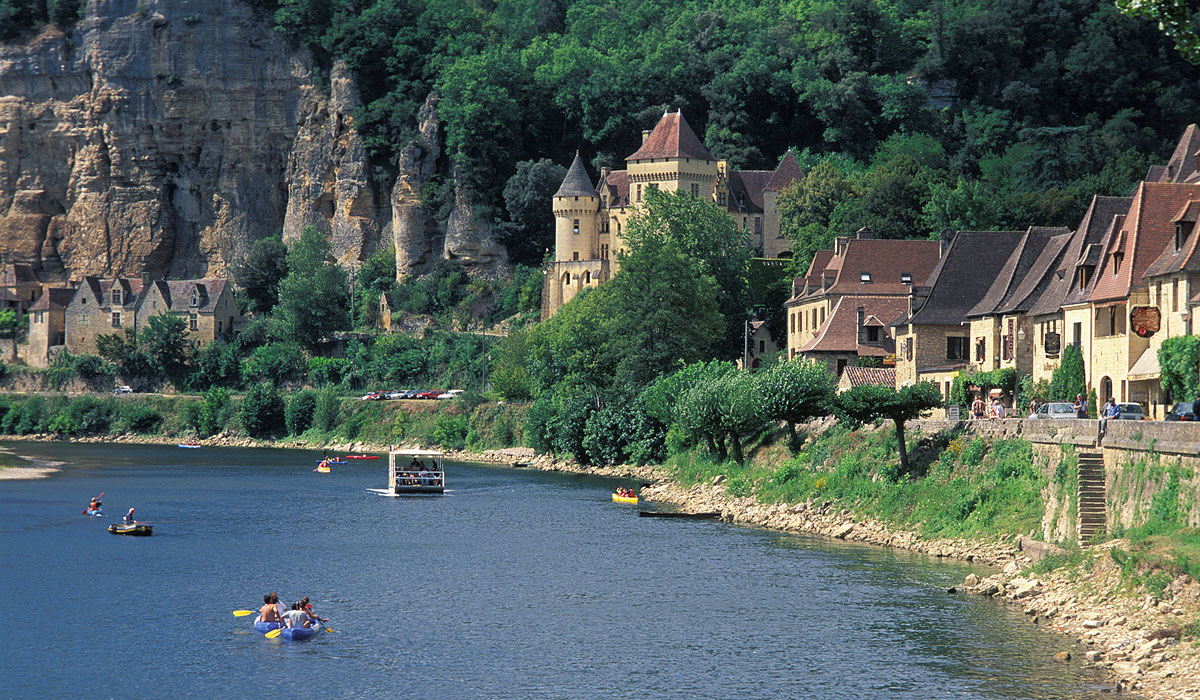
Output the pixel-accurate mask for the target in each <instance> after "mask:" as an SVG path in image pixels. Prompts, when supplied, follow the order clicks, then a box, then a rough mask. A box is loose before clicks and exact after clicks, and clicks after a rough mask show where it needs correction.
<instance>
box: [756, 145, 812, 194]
mask: <svg viewBox="0 0 1200 700" xmlns="http://www.w3.org/2000/svg"><path fill="white" fill-rule="evenodd" d="M803 178H804V171H803V170H801V169H800V164H799V163H797V162H796V156H794V155H792V149H790V148H789V149H788V150H787V153H785V154H783V160H782V161H780V163H779V167H778V168H776V169H775V173H774V174H773V175H771V180H770V181H769V182H768V183H767V186H766V187H765V188H764V189H765V190H766V191H767V192H778V191H779V190H782V189H783V188H784V187H787V186H788V185H790V184H792V183H793V182H795V181H796V180H801V179H803Z"/></svg>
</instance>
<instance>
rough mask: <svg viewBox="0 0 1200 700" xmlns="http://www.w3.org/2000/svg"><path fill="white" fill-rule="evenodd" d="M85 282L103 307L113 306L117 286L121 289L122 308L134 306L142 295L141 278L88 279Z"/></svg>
mask: <svg viewBox="0 0 1200 700" xmlns="http://www.w3.org/2000/svg"><path fill="white" fill-rule="evenodd" d="M84 282H85V283H86V284H87V285H88V286H89V287H91V288H92V291H93V292H94V293H95V295H96V298H97V299H98V300H99V301H100V306H101V307H107V306H111V305H112V294H111V292H112V288H113V285H114V284H115V285H117V286H119V287H120V288H121V306H133V305H134V304H136V303H137V300H138V297H140V296H141V295H142V290H143V286H144V285H143V284H142V280H141V278H139V277H118V278H116V279H112V278H109V279H100V278H98V277H86V278H84Z"/></svg>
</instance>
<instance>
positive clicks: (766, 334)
mask: <svg viewBox="0 0 1200 700" xmlns="http://www.w3.org/2000/svg"><path fill="white" fill-rule="evenodd" d="M745 331H746V333H745V335H746V337H745V347H744V348H743V349H742V356H741V357H739V358H738V359H737V367H738V369H746V368H747V367H749V369H750V371H751V372H754V371H756V370H757V369H758V368H759V367H761V366H762V364H763V362H764V361H766V360H767V359H769V358H770V357H771V356H772V355H774V354H775V353H777V352H779V346H778V345H776V344H775V341H774V340H773V339H772V338H771V329H770V328H768V327H767V322H766V321H747V322H746V328H745Z"/></svg>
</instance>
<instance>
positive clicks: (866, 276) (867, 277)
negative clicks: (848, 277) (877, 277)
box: [858, 272, 871, 284]
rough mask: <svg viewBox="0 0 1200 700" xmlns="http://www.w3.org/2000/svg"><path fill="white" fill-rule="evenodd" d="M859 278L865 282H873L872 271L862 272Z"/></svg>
mask: <svg viewBox="0 0 1200 700" xmlns="http://www.w3.org/2000/svg"><path fill="white" fill-rule="evenodd" d="M858 279H859V281H860V282H862V283H863V284H870V283H871V273H870V272H860V273H859V274H858Z"/></svg>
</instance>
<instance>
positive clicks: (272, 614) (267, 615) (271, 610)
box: [258, 593, 280, 622]
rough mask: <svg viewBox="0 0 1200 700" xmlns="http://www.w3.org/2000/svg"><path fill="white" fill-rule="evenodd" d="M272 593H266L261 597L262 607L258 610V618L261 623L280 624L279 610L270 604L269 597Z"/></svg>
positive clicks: (273, 604)
mask: <svg viewBox="0 0 1200 700" xmlns="http://www.w3.org/2000/svg"><path fill="white" fill-rule="evenodd" d="M273 595H275V594H274V593H267V594H266V595H264V596H263V606H262V607H261V608H259V610H258V617H259V620H260V621H261V622H280V619H279V608H277V607H276V606H275V603H273V602H271V596H273Z"/></svg>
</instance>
